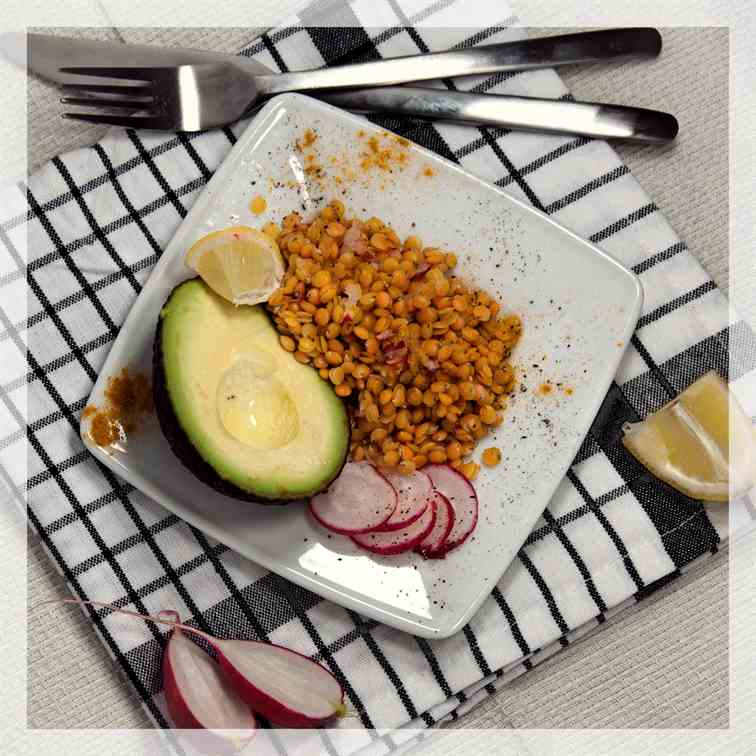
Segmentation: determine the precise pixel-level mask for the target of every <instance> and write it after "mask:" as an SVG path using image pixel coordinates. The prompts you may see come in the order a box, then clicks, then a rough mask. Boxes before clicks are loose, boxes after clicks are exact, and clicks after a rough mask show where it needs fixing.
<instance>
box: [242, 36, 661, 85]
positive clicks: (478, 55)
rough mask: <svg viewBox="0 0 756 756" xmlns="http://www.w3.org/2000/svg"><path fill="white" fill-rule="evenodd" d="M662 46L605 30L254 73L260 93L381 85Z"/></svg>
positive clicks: (644, 53)
mask: <svg viewBox="0 0 756 756" xmlns="http://www.w3.org/2000/svg"><path fill="white" fill-rule="evenodd" d="M661 47H662V39H661V35H660V34H659V32H658V31H657V30H656V29H652V28H625V29H604V30H598V31H588V32H577V33H574V34H560V35H557V36H553V37H537V38H533V39H520V40H515V41H512V42H501V43H499V44H495V45H484V46H482V47H471V48H464V49H457V50H448V51H446V52H438V53H425V54H423V55H410V56H404V57H400V58H388V59H386V60H379V61H372V62H369V63H354V64H350V65H344V66H334V67H333V68H327V69H319V70H316V71H293V72H290V73H282V74H262V75H259V76H256V79H257V82H256V83H257V85H258V88H259V92H260V94H262V95H272V94H278V93H280V92H292V91H299V92H301V91H307V90H319V89H343V88H350V87H370V86H384V85H392V84H404V83H406V82H410V81H427V80H429V79H442V78H445V77H449V76H472V75H482V74H490V73H496V72H499V71H521V70H526V69H533V68H550V67H551V66H561V65H566V64H570V63H593V62H596V61H605V60H624V59H627V58H653V57H656V56H657V55H659V52H660V51H661Z"/></svg>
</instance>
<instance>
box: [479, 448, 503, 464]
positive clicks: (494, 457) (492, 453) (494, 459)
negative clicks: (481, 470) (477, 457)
mask: <svg viewBox="0 0 756 756" xmlns="http://www.w3.org/2000/svg"><path fill="white" fill-rule="evenodd" d="M481 460H482V461H483V464H484V465H485V466H486V467H496V465H498V464H499V462H501V450H500V449H498V448H497V447H495V446H489V447H488V449H486V450H485V451H484V452H483V454H482V455H481Z"/></svg>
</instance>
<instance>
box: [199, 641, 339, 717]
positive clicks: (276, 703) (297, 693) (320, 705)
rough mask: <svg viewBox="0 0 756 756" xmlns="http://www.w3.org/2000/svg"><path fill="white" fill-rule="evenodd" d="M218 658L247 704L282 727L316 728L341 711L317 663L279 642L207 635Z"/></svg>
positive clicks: (335, 685)
mask: <svg viewBox="0 0 756 756" xmlns="http://www.w3.org/2000/svg"><path fill="white" fill-rule="evenodd" d="M213 647H214V648H215V652H216V654H217V655H218V663H219V664H220V667H221V669H222V670H223V671H224V672H225V673H226V675H227V677H228V679H229V682H230V683H231V685H232V687H233V688H234V690H236V693H237V694H238V695H239V697H240V698H242V699H243V700H244V701H245V702H246V703H247V705H248V706H249V707H250V708H251V709H253V710H254V711H256V712H257V713H258V714H262V715H263V716H264V717H267V718H268V719H269V720H270V721H271V722H273V723H274V724H277V725H281V726H282V727H317V726H318V725H321V724H324V723H325V722H328V721H329V720H331V719H333V718H334V717H337V716H341V715H343V713H344V691H343V689H342V687H341V685H340V684H339V682H338V680H337V679H336V678H335V677H334V676H333V675H332V674H331V673H330V672H329V671H328V670H327V669H326V668H325V667H323V666H321V665H320V664H318V663H316V662H314V661H312V660H311V659H308V658H307V657H306V656H303V655H302V654H299V653H297V652H296V651H291V650H290V649H288V648H284V647H283V646H276V645H273V644H271V643H261V642H258V641H241V640H219V639H214V640H213Z"/></svg>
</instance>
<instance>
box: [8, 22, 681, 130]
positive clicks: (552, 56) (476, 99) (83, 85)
mask: <svg viewBox="0 0 756 756" xmlns="http://www.w3.org/2000/svg"><path fill="white" fill-rule="evenodd" d="M22 42H24V43H25V44H22ZM661 44H662V42H661V36H660V35H659V33H658V31H656V30H655V29H649V28H629V29H611V30H602V31H591V32H580V33H577V34H563V35H558V36H553V37H543V38H534V39H527V40H517V41H514V42H506V43H500V44H496V45H488V46H483V47H477V48H471V49H455V50H450V51H447V52H442V53H430V54H425V55H419V56H407V57H402V58H393V59H388V60H383V61H375V62H370V63H360V64H351V65H345V66H338V67H334V68H329V69H322V70H317V71H304V72H292V73H285V74H273V73H271V72H269V71H268V70H267V69H266V68H265V67H264V66H262V65H260V64H259V63H258V62H256V61H254V60H251V59H249V58H245V57H243V56H233V55H227V54H224V53H217V52H212V51H201V50H192V49H182V48H159V47H155V46H150V45H124V44H114V43H105V42H98V41H93V40H81V39H70V38H66V37H58V36H51V35H44V34H28V35H26V37H25V39H23V40H22V39H21V37H20V36H19V35H14V34H5V35H0V50H2V52H3V53H4V54H5V56H6V57H7V58H9V59H11V60H13V61H14V62H17V63H19V64H23V63H25V62H26V61H27V56H26V55H25V54H23V53H25V52H26V50H28V66H29V68H30V69H31V70H33V71H35V72H36V73H39V74H40V75H42V76H44V77H46V78H48V79H52V80H54V81H58V82H61V83H63V84H68V85H71V84H72V82H73V81H76V82H77V84H76V85H74V86H69V87H68V89H69V93H70V94H71V95H72V96H70V97H68V98H65V100H64V102H68V103H73V104H78V105H83V106H97V107H103V108H104V109H105V110H106V111H108V112H89V113H69V114H68V115H69V117H79V118H83V119H84V120H95V121H96V122H102V123H115V124H121V125H126V126H133V127H142V128H159V129H170V130H177V129H179V130H196V129H198V128H199V129H202V128H210V127H211V126H215V125H220V123H227V122H230V121H233V120H236V119H238V118H240V117H242V116H243V115H249V114H250V113H251V112H252V110H253V109H254V108H255V106H256V105H259V104H260V103H261V102H262V101H264V99H265V98H266V97H268V96H270V95H271V94H275V93H278V92H282V91H291V90H298V91H307V92H310V93H311V94H314V95H316V96H319V97H321V98H322V99H324V100H327V101H330V102H332V103H333V104H337V105H340V106H341V107H346V108H349V109H352V110H357V111H373V112H393V113H403V114H407V115H415V116H419V117H423V118H435V119H447V120H460V121H466V122H471V123H481V124H490V125H501V126H505V127H509V128H516V129H533V130H538V131H544V130H545V131H550V132H555V133H569V134H582V135H588V136H597V137H607V138H612V137H614V138H624V139H633V140H638V141H667V140H668V139H672V138H674V135H675V133H676V131H677V122H676V121H675V119H674V118H673V117H672V116H670V115H668V114H666V113H657V112H655V111H649V110H644V109H640V108H626V107H622V106H615V105H599V104H596V103H574V102H570V103H564V102H554V101H550V100H539V99H535V98H512V97H504V96H500V95H475V94H472V93H465V92H448V91H444V90H437V89H421V88H419V87H413V88H409V87H383V88H381V89H378V88H372V89H340V91H334V90H335V89H336V88H343V87H354V86H366V85H368V84H369V85H371V86H372V85H383V84H393V83H397V82H405V81H409V80H413V81H416V80H423V79H427V78H439V77H444V76H452V75H469V74H485V73H494V72H497V71H508V70H521V69H527V68H539V67H543V66H553V65H563V64H567V63H585V62H592V61H601V60H603V61H607V60H616V59H626V58H633V57H635V58H650V57H654V56H656V55H658V54H659V52H660V50H661ZM135 60H139V61H140V63H142V64H143V67H144V68H146V69H148V71H147V72H146V73H148V74H149V75H148V76H145V78H143V79H141V80H140V79H133V78H131V77H132V75H141V74H138V72H136V71H133V70H131V68H130V64H131V63H133V62H134V61H135ZM103 64H105V65H107V66H109V67H110V68H109V70H110V71H111V72H112V71H113V70H114V69H115V68H120V69H127V70H124V71H121V73H122V74H123V75H124V76H125V77H129V78H128V79H127V80H123V79H119V80H114V79H111V78H110V77H107V76H105V74H106V73H107V72H106V71H105V70H104V69H102V68H99V66H100V65H103ZM188 64H193V66H192V68H191V69H188V68H187V67H186V66H187V65H188ZM205 65H209V66H210V67H204V66H205ZM199 66H203V67H201V68H200V67H199ZM213 66H215V67H213ZM218 66H226V68H219V67H218ZM84 67H86V68H95V67H96V68H97V71H96V72H95V71H91V72H90V74H89V75H88V76H86V77H84V78H82V77H81V76H75V77H72V75H71V73H70V71H71V69H73V68H79V69H81V68H84ZM176 68H179V69H180V70H175V69H176ZM79 73H81V71H79ZM91 75H98V76H104V78H98V79H92V78H90V76H91ZM219 83H220V84H219ZM216 85H219V86H221V88H225V90H226V93H230V94H228V95H227V96H224V97H223V98H220V97H218V96H217V93H216V92H215V91H213V87H214V86H216ZM108 88H110V90H109V89H108ZM75 95H79V96H78V97H76V96H75ZM565 106H569V107H565ZM555 108H556V110H555ZM113 110H115V111H116V112H115V113H113V112H112V111H113ZM135 110H139V111H140V113H139V114H137V115H135V114H134V113H133V111H135ZM133 119H139V120H136V121H135V120H133Z"/></svg>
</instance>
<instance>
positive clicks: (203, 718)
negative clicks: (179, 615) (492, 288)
mask: <svg viewBox="0 0 756 756" xmlns="http://www.w3.org/2000/svg"><path fill="white" fill-rule="evenodd" d="M163 686H164V688H165V701H166V705H167V706H168V712H169V713H170V715H171V718H172V719H173V721H174V723H175V725H176V726H177V727H179V728H181V729H186V730H210V731H212V732H213V733H214V734H217V735H219V736H221V737H224V738H227V739H229V740H243V741H247V740H249V739H250V738H252V736H253V735H254V734H255V730H256V727H257V725H256V722H255V717H254V714H252V711H251V710H250V708H249V706H248V705H247V704H246V703H245V702H244V701H243V700H242V699H241V698H240V697H239V696H238V695H237V693H236V692H235V690H234V688H233V687H232V685H231V683H230V682H229V680H228V679H227V678H226V676H225V675H224V674H223V672H222V670H221V668H220V667H219V666H218V664H217V663H216V662H215V661H214V660H213V659H212V658H211V657H210V655H209V654H207V653H206V652H205V651H203V650H202V649H201V648H199V647H198V646H197V645H196V644H195V643H192V641H190V640H189V638H187V637H186V635H185V634H184V633H183V632H182V631H181V629H180V628H178V627H176V628H174V630H173V633H172V634H171V639H170V640H169V641H168V645H167V647H166V649H165V653H164V655H163Z"/></svg>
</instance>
